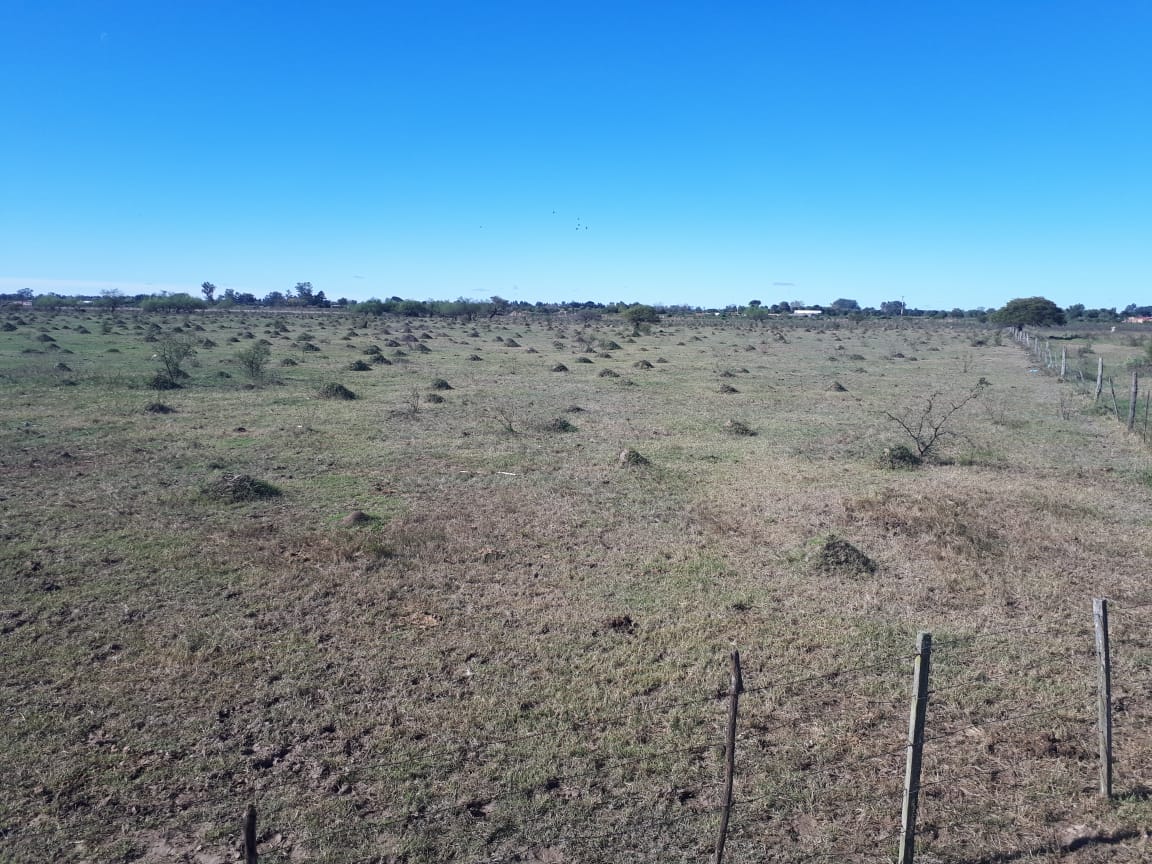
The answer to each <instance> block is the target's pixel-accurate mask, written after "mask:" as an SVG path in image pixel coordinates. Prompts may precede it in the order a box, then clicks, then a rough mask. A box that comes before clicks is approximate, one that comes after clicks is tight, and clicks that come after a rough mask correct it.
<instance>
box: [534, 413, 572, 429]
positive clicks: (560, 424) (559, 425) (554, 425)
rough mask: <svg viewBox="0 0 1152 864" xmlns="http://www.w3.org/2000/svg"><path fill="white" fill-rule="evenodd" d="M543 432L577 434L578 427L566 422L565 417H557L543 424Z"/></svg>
mask: <svg viewBox="0 0 1152 864" xmlns="http://www.w3.org/2000/svg"><path fill="white" fill-rule="evenodd" d="M540 428H541V430H543V431H544V432H575V431H576V427H575V426H573V425H572V424H571V423H569V422H568V421H567V420H565V419H564V418H563V417H555V418H553V419H552V420H549V421H547V422H546V423H543V424H541V427H540Z"/></svg>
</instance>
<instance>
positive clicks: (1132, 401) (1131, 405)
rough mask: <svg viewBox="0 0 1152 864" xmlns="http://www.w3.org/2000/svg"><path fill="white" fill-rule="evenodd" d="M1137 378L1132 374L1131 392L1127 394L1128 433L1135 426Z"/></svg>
mask: <svg viewBox="0 0 1152 864" xmlns="http://www.w3.org/2000/svg"><path fill="white" fill-rule="evenodd" d="M1139 391H1140V383H1139V376H1138V375H1137V374H1136V373H1135V372H1133V373H1132V390H1131V392H1129V394H1128V431H1129V432H1131V431H1132V428H1133V427H1134V426H1135V425H1136V400H1137V398H1138V397H1139V395H1140V392H1139Z"/></svg>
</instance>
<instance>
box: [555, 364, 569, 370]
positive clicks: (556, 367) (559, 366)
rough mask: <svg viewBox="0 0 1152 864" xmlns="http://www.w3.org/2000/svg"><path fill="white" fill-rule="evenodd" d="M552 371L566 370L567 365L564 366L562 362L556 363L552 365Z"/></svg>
mask: <svg viewBox="0 0 1152 864" xmlns="http://www.w3.org/2000/svg"><path fill="white" fill-rule="evenodd" d="M552 371H553V372H567V371H568V367H567V366H565V365H564V364H563V363H557V364H556V365H555V366H553V367H552Z"/></svg>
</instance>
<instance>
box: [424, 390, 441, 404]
mask: <svg viewBox="0 0 1152 864" xmlns="http://www.w3.org/2000/svg"><path fill="white" fill-rule="evenodd" d="M424 401H425V402H427V403H428V404H429V405H439V404H441V403H442V402H444V397H443V396H441V395H440V394H439V393H429V394H428V395H427V396H425V397H424Z"/></svg>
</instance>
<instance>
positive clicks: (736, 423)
mask: <svg viewBox="0 0 1152 864" xmlns="http://www.w3.org/2000/svg"><path fill="white" fill-rule="evenodd" d="M724 431H725V432H727V433H728V434H729V435H755V434H756V431H755V430H754V429H753V428H752V427H751V426H749V425H748V424H747V423H745V422H744V421H742V420H729V421H727V422H726V423H725V424H724Z"/></svg>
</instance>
